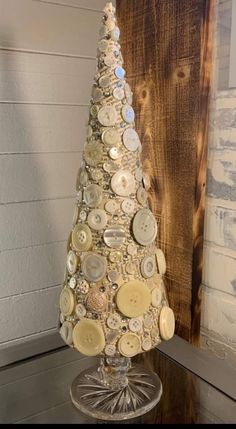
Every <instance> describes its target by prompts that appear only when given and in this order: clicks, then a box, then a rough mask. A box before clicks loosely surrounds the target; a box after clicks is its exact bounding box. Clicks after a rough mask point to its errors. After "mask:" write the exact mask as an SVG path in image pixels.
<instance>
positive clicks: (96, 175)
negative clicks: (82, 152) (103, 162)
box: [91, 169, 103, 182]
mask: <svg viewBox="0 0 236 429" xmlns="http://www.w3.org/2000/svg"><path fill="white" fill-rule="evenodd" d="M91 177H92V179H93V180H94V181H95V182H100V180H102V178H103V175H102V172H101V170H98V169H95V170H93V171H91Z"/></svg>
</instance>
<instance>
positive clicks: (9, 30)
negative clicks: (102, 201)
mask: <svg viewBox="0 0 236 429" xmlns="http://www.w3.org/2000/svg"><path fill="white" fill-rule="evenodd" d="M103 7H104V0H63V1H60V0H57V1H55V0H45V1H44V0H7V1H6V0H0V10H1V14H0V237H1V239H0V272H1V276H0V323H1V329H0V351H1V356H2V355H3V353H2V351H3V350H5V349H6V348H8V347H10V346H14V345H16V344H19V343H22V341H28V340H33V339H36V338H37V339H39V337H41V336H44V335H47V334H49V335H51V334H52V333H53V332H55V328H56V325H57V317H58V295H59V291H60V288H61V284H62V282H63V273H64V267H65V249H66V240H67V236H68V233H69V230H70V228H71V222H72V216H73V205H74V189H75V179H76V173H77V169H78V165H79V162H80V155H81V150H82V148H83V144H84V139H85V124H86V121H87V118H88V116H87V115H88V107H87V106H88V103H89V99H90V92H91V85H92V80H93V74H94V70H95V55H96V46H97V38H98V29H99V26H100V20H101V16H102V15H101V10H102V8H103ZM49 347H50V346H49ZM5 363H7V362H6V361H5Z"/></svg>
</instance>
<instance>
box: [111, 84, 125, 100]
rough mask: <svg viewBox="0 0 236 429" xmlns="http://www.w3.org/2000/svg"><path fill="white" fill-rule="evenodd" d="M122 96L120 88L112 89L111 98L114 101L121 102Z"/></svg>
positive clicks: (123, 94) (122, 92)
mask: <svg viewBox="0 0 236 429" xmlns="http://www.w3.org/2000/svg"><path fill="white" fill-rule="evenodd" d="M124 96H125V93H124V90H123V89H122V88H120V87H116V88H115V89H114V91H113V97H114V98H115V99H116V100H119V101H121V100H123V98H124Z"/></svg>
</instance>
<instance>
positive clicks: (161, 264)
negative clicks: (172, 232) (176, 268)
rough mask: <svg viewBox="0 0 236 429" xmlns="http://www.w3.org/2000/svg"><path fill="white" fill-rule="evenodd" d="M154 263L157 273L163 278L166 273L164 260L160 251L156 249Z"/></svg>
mask: <svg viewBox="0 0 236 429" xmlns="http://www.w3.org/2000/svg"><path fill="white" fill-rule="evenodd" d="M156 262H157V267H158V271H159V273H160V274H161V275H162V276H164V274H165V273H166V258H165V255H164V253H163V252H162V250H161V249H156Z"/></svg>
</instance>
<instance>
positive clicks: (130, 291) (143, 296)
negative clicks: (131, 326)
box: [116, 280, 151, 317]
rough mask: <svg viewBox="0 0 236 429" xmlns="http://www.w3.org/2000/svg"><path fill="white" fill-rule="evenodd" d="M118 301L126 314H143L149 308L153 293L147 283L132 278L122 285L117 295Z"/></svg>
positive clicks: (134, 315)
mask: <svg viewBox="0 0 236 429" xmlns="http://www.w3.org/2000/svg"><path fill="white" fill-rule="evenodd" d="M116 303H117V306H118V308H119V310H120V312H121V313H122V314H124V315H125V316H127V317H138V316H142V314H143V313H144V312H145V311H147V310H148V309H149V306H150V303H151V294H150V291H149V289H148V287H147V286H146V284H145V283H143V282H141V281H139V280H132V281H130V282H128V283H125V284H123V285H122V286H121V287H120V289H119V290H118V292H117V295H116Z"/></svg>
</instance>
